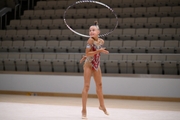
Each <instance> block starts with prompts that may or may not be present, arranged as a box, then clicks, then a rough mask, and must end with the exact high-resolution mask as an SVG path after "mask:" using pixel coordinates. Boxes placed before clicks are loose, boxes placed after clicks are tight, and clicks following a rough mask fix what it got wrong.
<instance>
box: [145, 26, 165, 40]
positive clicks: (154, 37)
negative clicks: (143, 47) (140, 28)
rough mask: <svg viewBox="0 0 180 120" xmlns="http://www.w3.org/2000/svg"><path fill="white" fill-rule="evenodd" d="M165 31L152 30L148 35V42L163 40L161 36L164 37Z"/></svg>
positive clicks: (159, 29) (160, 29)
mask: <svg viewBox="0 0 180 120" xmlns="http://www.w3.org/2000/svg"><path fill="white" fill-rule="evenodd" d="M162 31H163V29H162V28H150V29H149V35H147V39H148V40H159V39H161V38H160V36H161V35H162V33H163V32H162Z"/></svg>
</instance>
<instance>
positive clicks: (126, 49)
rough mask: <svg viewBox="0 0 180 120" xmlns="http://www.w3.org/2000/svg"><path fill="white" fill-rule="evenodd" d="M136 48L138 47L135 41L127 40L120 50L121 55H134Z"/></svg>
mask: <svg viewBox="0 0 180 120" xmlns="http://www.w3.org/2000/svg"><path fill="white" fill-rule="evenodd" d="M134 47H136V41H135V40H126V41H124V42H123V47H121V48H120V52H121V53H132V52H133V48H134Z"/></svg>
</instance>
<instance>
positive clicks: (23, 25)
mask: <svg viewBox="0 0 180 120" xmlns="http://www.w3.org/2000/svg"><path fill="white" fill-rule="evenodd" d="M95 20H98V22H99V27H100V28H101V29H104V28H107V29H112V28H114V26H115V23H116V21H117V20H116V19H115V18H99V19H67V20H66V22H67V23H68V25H70V26H71V27H72V28H73V29H83V28H84V29H88V28H89V26H90V25H92V24H93V21H95ZM179 21H180V17H149V18H145V17H138V18H119V19H118V23H119V25H118V28H171V27H172V28H179V27H180V23H179ZM66 28H67V26H66V25H65V23H64V20H63V19H43V20H40V19H34V20H11V21H10V24H9V25H8V26H6V29H8V30H9V29H17V30H19V29H66Z"/></svg>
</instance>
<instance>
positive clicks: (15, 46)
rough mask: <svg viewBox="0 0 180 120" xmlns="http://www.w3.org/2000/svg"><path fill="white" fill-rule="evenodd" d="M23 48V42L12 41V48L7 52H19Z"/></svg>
mask: <svg viewBox="0 0 180 120" xmlns="http://www.w3.org/2000/svg"><path fill="white" fill-rule="evenodd" d="M23 46H24V41H22V40H20V41H13V44H12V47H9V52H20V51H21V50H20V49H21V48H22V47H23Z"/></svg>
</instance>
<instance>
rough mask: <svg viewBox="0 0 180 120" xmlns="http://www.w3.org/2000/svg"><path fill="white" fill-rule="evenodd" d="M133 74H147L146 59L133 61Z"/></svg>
mask: <svg viewBox="0 0 180 120" xmlns="http://www.w3.org/2000/svg"><path fill="white" fill-rule="evenodd" d="M133 65H134V72H135V74H147V73H148V69H147V61H141V60H137V61H134V62H133Z"/></svg>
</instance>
